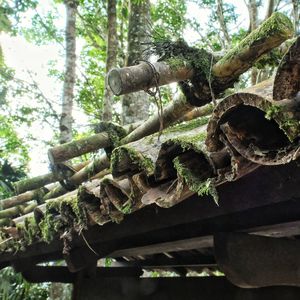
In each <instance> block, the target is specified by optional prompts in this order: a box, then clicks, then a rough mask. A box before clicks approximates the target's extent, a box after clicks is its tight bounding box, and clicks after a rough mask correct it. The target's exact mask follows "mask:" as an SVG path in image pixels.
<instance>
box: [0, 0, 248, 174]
mask: <svg viewBox="0 0 300 300" xmlns="http://www.w3.org/2000/svg"><path fill="white" fill-rule="evenodd" d="M227 2H230V3H232V4H234V5H235V6H236V12H237V14H238V15H239V17H238V20H237V24H240V25H241V24H242V25H243V26H245V27H247V26H248V24H247V22H248V17H247V13H248V12H247V8H246V6H245V3H244V1H234V0H231V1H227ZM49 7H51V1H50V0H46V1H43V7H42V8H41V9H40V13H41V14H43V11H47V10H48V8H49ZM59 12H60V14H61V16H60V17H59V18H58V20H57V26H58V27H59V28H61V29H63V28H64V23H65V16H64V7H63V6H61V9H60V10H59ZM188 15H189V17H190V18H197V19H199V18H201V23H202V24H203V26H205V23H206V22H207V21H208V16H209V10H208V9H200V8H199V7H198V6H197V5H196V4H195V3H190V4H189V5H188ZM31 17H32V14H30V13H29V14H28V15H27V17H26V18H24V20H23V22H24V24H26V23H28V22H30V21H31V20H30V19H31ZM184 37H185V39H186V40H187V41H188V42H190V43H192V42H194V41H195V40H196V39H199V36H198V35H197V34H195V33H194V32H192V31H191V30H186V32H185V34H184ZM0 44H1V46H2V48H3V51H4V56H5V61H6V64H7V65H8V66H9V67H12V68H13V69H15V71H16V77H17V78H20V79H24V80H28V81H30V77H29V75H28V73H27V71H28V70H30V71H31V72H33V73H34V74H35V75H34V78H35V81H36V82H37V83H38V85H39V87H40V89H41V90H42V92H43V93H44V94H45V95H46V97H47V98H49V99H53V101H54V102H59V101H60V96H61V91H62V85H61V83H58V82H57V81H55V80H54V79H53V78H50V77H48V62H49V60H56V61H57V62H58V65H59V66H60V67H61V68H63V65H64V60H63V58H62V56H61V55H60V52H61V51H62V49H61V46H58V45H56V44H49V45H46V46H35V45H33V44H30V43H28V42H27V41H26V40H25V39H24V38H21V37H9V36H8V35H6V34H1V35H0ZM79 48H80V47H79ZM14 101H15V102H16V103H15V105H18V101H24V100H22V99H14ZM26 101H34V99H27V100H26ZM57 105H58V104H55V103H54V106H56V107H58V106H57ZM74 114H75V118H76V119H79V120H80V123H85V122H87V118H85V117H84V115H83V114H82V112H80V111H78V108H77V109H76V111H75V112H74ZM31 129H32V132H33V134H34V136H35V137H36V138H37V140H39V139H45V137H47V139H48V140H50V139H51V138H52V134H53V132H52V130H51V128H49V126H47V125H45V126H44V127H43V128H41V127H40V125H38V124H34V125H33V128H31ZM19 134H20V136H23V135H24V134H25V132H24V129H22V128H21V129H19ZM30 156H31V162H30V165H29V168H30V175H31V176H36V175H40V174H44V173H47V172H48V159H47V149H46V147H44V146H41V144H40V143H39V142H37V143H35V144H33V145H32V149H31V151H30Z"/></svg>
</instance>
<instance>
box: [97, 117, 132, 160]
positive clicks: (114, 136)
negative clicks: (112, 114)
mask: <svg viewBox="0 0 300 300" xmlns="http://www.w3.org/2000/svg"><path fill="white" fill-rule="evenodd" d="M95 131H96V133H100V132H107V133H108V136H109V139H110V142H111V146H110V147H107V148H105V151H106V154H107V155H108V156H110V155H111V152H112V151H113V149H114V148H116V147H118V146H120V141H121V139H122V138H124V137H125V136H126V135H127V132H126V130H125V129H124V128H123V127H122V126H119V125H117V124H115V123H112V122H104V121H103V122H100V123H99V124H98V125H97V126H96V128H95Z"/></svg>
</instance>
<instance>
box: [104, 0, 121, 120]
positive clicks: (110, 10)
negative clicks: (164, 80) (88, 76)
mask: <svg viewBox="0 0 300 300" xmlns="http://www.w3.org/2000/svg"><path fill="white" fill-rule="evenodd" d="M116 5H117V1H116V0H108V1H107V18H108V24H107V49H106V73H108V72H109V71H110V70H111V69H112V68H113V67H115V66H116V65H117V53H118V40H117V9H116ZM113 97H114V95H113V93H112V91H111V90H110V89H109V87H108V84H107V81H106V82H105V91H104V102H103V115H102V119H103V120H104V121H111V120H112V104H113V99H114V98H113Z"/></svg>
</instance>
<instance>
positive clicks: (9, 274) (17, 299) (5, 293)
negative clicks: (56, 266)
mask: <svg viewBox="0 0 300 300" xmlns="http://www.w3.org/2000/svg"><path fill="white" fill-rule="evenodd" d="M48 291H49V284H48V283H43V284H31V283H28V282H27V281H26V280H25V279H23V277H22V275H21V274H20V273H15V272H14V271H13V269H12V268H5V269H3V270H1V271H0V298H1V299H2V300H46V299H47V298H48Z"/></svg>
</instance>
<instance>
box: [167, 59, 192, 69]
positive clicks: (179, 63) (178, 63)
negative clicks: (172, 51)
mask: <svg viewBox="0 0 300 300" xmlns="http://www.w3.org/2000/svg"><path fill="white" fill-rule="evenodd" d="M166 63H167V64H168V65H169V66H170V67H171V69H172V70H174V71H177V70H179V69H182V68H191V66H190V64H189V62H188V61H186V60H185V59H184V58H183V57H181V58H179V57H170V58H169V59H167V60H166Z"/></svg>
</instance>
